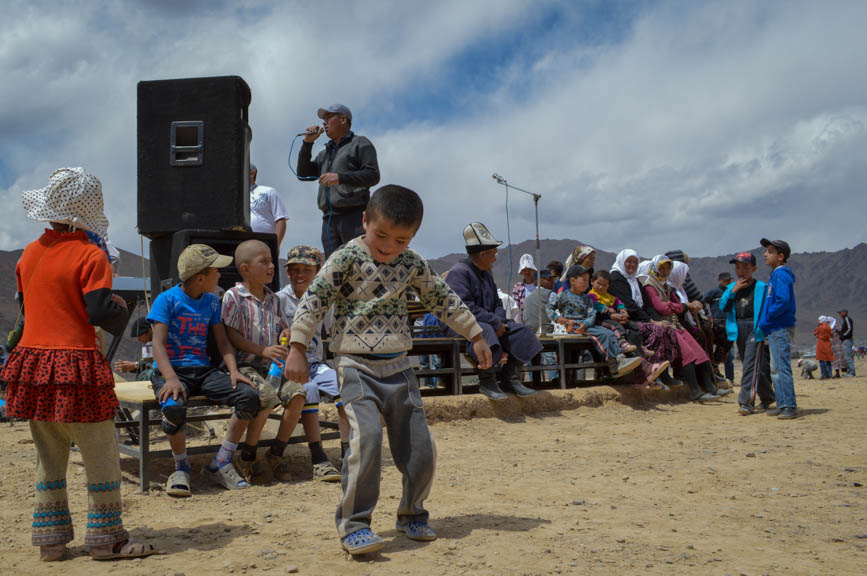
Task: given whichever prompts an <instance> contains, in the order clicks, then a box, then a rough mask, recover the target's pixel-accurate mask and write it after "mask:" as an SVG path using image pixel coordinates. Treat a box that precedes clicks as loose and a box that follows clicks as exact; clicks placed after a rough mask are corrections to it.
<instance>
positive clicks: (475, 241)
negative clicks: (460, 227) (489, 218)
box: [464, 222, 502, 254]
mask: <svg viewBox="0 0 867 576" xmlns="http://www.w3.org/2000/svg"><path fill="white" fill-rule="evenodd" d="M464 243H465V244H466V245H467V254H476V253H478V252H482V251H484V250H490V249H491V248H496V247H498V246H499V245H500V244H502V242H500V241H499V240H497V239H496V238H494V236H493V235H492V234H491V233H490V232H489V231H488V229H487V228H486V227H485V225H484V224H482V223H481V222H473V223H472V224H467V227H466V228H464Z"/></svg>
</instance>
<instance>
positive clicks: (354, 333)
mask: <svg viewBox="0 0 867 576" xmlns="http://www.w3.org/2000/svg"><path fill="white" fill-rule="evenodd" d="M410 287H411V288H412V289H413V290H414V291H415V293H416V294H417V295H418V297H419V299H420V300H421V302H422V304H424V306H425V307H426V308H427V309H428V310H430V311H431V313H432V314H434V315H435V316H436V317H437V318H439V319H440V320H442V321H443V322H444V323H445V324H447V325H448V326H449V327H450V328H452V330H454V331H455V332H457V333H459V334H460V335H461V336H463V337H464V338H466V339H467V340H471V339H473V338H474V337H475V336H476V335H477V334H480V333H481V332H482V329H481V327H480V326H479V325H478V323H477V322H476V319H475V317H474V316H473V314H472V312H470V310H469V309H468V308H467V307H466V305H465V304H464V303H463V302H462V301H461V299H460V298H459V297H458V295H457V294H455V293H454V292H452V290H451V288H449V286H448V284H446V283H445V281H443V279H442V278H440V277H439V276H437V275H436V274H435V273H434V272H433V270H431V268H430V265H429V264H428V263H427V261H426V260H425V259H424V258H422V257H421V256H420V255H419V254H418V253H417V252H415V251H414V250H411V249H409V248H407V249H406V250H404V251H403V252H402V253H401V254H400V255H398V256H397V257H396V258H395V259H394V260H392V261H391V262H389V263H387V264H381V263H379V262H376V261H375V260H374V259H373V256H371V254H370V251H369V249H368V247H367V245H366V244H365V243H364V241H363V239H362V238H356V239H355V240H352V241H350V242H348V243H347V244H346V246H345V247H343V248H341V249H340V250H338V251H337V252H335V253H334V254H332V255H331V257H330V258H329V259H328V261H327V262H326V263H325V266H323V267H322V270H320V271H319V274H317V275H316V278H315V279H314V280H313V283H312V284H311V285H310V287H309V288H308V289H307V292H306V293H305V294H304V296H303V297H302V298H301V302H300V304H299V305H298V311H297V312H296V313H295V320H294V321H293V323H292V337H291V341H292V342H298V343H300V344H303V345H305V346H306V345H307V343H308V342H309V341H310V339H311V338H312V336H313V334H314V333H315V331H316V330H318V329H319V324H320V323H321V322H322V319H323V317H324V316H325V313H326V312H328V308H329V307H330V306H331V305H332V304H333V305H334V325H333V328H332V337H331V344H330V346H329V347H330V349H331V350H332V352H334V353H337V354H393V353H398V352H404V351H406V350H409V349H410V348H412V335H411V333H410V327H409V323H408V314H407V305H406V291H407V288H410Z"/></svg>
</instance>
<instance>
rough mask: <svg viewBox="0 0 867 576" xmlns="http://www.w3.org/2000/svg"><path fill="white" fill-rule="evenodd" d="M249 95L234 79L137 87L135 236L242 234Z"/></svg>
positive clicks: (246, 217) (246, 210)
mask: <svg viewBox="0 0 867 576" xmlns="http://www.w3.org/2000/svg"><path fill="white" fill-rule="evenodd" d="M249 105H250V87H249V86H247V83H246V82H244V80H243V79H242V78H240V77H239V76H221V77H214V78H184V79H180V80H155V81H143V82H139V83H138V229H139V232H141V234H143V235H145V236H147V237H149V238H156V237H159V236H162V235H165V234H172V233H174V232H177V231H178V230H184V229H190V228H198V229H208V230H249V229H250V187H249V182H250V181H249V178H250V177H249V172H250V139H251V137H252V134H251V132H250V128H249V126H248V124H247V118H248V116H247V109H248V107H249Z"/></svg>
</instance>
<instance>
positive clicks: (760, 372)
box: [737, 319, 774, 406]
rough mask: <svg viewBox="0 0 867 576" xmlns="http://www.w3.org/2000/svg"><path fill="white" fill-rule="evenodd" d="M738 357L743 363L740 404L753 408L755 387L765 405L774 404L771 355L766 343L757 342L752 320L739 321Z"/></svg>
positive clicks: (739, 394) (739, 395)
mask: <svg viewBox="0 0 867 576" xmlns="http://www.w3.org/2000/svg"><path fill="white" fill-rule="evenodd" d="M737 347H738V356H740V358H741V361H742V362H743V374H742V375H741V391H740V393H738V404H740V405H741V406H753V405H754V403H755V402H754V400H755V399H754V398H751V396H752V390H753V386H755V387H756V395H757V396H758V397H759V401H760V402H761V403H763V404H768V405H769V404H773V403H774V388H773V386H771V353H770V351H769V349H768V345H767V343H766V342H756V335H755V332H754V331H753V322H752V319H750V320H747V321H746V322H744V321H740V320H739V321H738V341H737Z"/></svg>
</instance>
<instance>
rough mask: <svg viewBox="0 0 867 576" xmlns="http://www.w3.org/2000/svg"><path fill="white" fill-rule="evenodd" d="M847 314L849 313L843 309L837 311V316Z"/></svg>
mask: <svg viewBox="0 0 867 576" xmlns="http://www.w3.org/2000/svg"><path fill="white" fill-rule="evenodd" d="M848 313H849V311H848V310H846V309H845V308H840V309H839V310H837V314H848Z"/></svg>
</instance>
